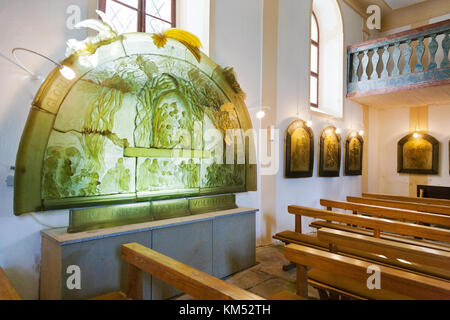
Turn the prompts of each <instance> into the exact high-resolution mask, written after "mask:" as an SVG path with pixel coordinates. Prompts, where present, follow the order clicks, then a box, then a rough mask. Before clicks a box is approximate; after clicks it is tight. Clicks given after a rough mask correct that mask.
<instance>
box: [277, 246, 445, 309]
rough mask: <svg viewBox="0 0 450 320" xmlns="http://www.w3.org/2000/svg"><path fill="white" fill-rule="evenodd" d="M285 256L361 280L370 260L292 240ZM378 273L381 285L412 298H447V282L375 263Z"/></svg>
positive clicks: (310, 265) (362, 281)
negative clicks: (331, 251) (301, 244)
mask: <svg viewBox="0 0 450 320" xmlns="http://www.w3.org/2000/svg"><path fill="white" fill-rule="evenodd" d="M284 255H285V257H286V258H287V259H288V260H290V261H292V262H294V263H296V264H298V265H303V266H308V267H311V268H313V269H314V268H317V269H319V270H322V271H325V272H329V273H331V274H335V275H339V276H343V277H347V278H350V279H352V280H355V281H360V282H361V283H363V284H364V283H366V281H367V279H368V276H369V275H368V274H367V270H368V269H369V267H370V266H371V265H373V264H372V263H370V262H365V261H361V260H358V259H354V258H349V257H345V256H342V255H339V254H335V253H330V252H325V251H322V250H317V249H313V248H308V247H305V246H300V245H296V244H289V245H287V246H286V247H285V249H284ZM378 267H379V269H380V271H381V273H380V275H381V288H382V289H384V290H389V291H393V292H397V293H400V294H403V295H406V296H410V297H412V298H416V299H423V300H430V299H440V300H442V299H448V298H449V297H450V282H449V281H446V280H439V279H435V278H431V277H426V276H422V275H417V274H413V273H410V272H407V271H403V270H398V269H394V268H389V267H385V266H378Z"/></svg>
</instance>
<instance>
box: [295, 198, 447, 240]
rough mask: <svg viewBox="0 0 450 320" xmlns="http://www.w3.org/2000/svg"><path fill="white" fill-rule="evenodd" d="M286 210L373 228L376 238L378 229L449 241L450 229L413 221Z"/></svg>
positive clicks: (311, 209) (305, 210)
mask: <svg viewBox="0 0 450 320" xmlns="http://www.w3.org/2000/svg"><path fill="white" fill-rule="evenodd" d="M288 212H289V213H292V214H295V215H300V216H307V217H312V218H318V219H323V220H327V221H336V222H341V223H347V224H355V225H358V226H361V227H366V228H372V229H373V230H374V236H375V237H377V238H379V237H380V231H388V232H393V233H398V234H401V235H408V236H414V237H422V238H426V239H430V240H436V241H444V242H450V230H447V229H442V228H435V227H428V226H422V225H417V224H413V223H406V222H399V221H393V220H388V219H381V218H374V217H365V216H360V215H353V214H348V213H340V212H334V211H327V210H321V209H314V208H308V207H302V206H294V205H290V206H288Z"/></svg>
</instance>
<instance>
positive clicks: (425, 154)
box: [397, 132, 439, 174]
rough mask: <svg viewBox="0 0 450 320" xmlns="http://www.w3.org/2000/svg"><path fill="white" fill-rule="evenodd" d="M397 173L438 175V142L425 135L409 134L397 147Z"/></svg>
mask: <svg viewBox="0 0 450 320" xmlns="http://www.w3.org/2000/svg"><path fill="white" fill-rule="evenodd" d="M397 172H399V173H414V174H439V141H438V140H436V138H434V137H433V136H431V135H429V134H426V133H418V132H414V133H410V134H408V135H406V136H405V137H403V138H402V139H400V141H399V142H398V145H397Z"/></svg>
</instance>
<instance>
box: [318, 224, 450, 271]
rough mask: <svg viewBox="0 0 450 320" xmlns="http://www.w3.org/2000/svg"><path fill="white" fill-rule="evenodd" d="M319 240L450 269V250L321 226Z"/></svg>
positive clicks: (407, 262)
mask: <svg viewBox="0 0 450 320" xmlns="http://www.w3.org/2000/svg"><path fill="white" fill-rule="evenodd" d="M317 238H318V240H319V241H322V242H326V243H329V244H334V245H335V246H336V247H337V250H338V251H339V248H340V247H343V248H352V249H355V250H360V251H362V252H370V253H373V254H376V255H378V256H380V257H382V258H383V257H384V258H385V259H396V260H398V261H400V262H403V263H404V264H406V265H408V264H409V265H413V264H414V265H426V266H433V267H437V268H440V269H443V270H450V252H448V251H440V250H435V249H430V248H425V247H420V246H415V245H410V244H406V243H401V242H397V241H391V240H385V239H378V238H374V237H370V236H365V235H361V234H355V233H351V232H345V231H340V230H334V229H328V228H321V229H320V230H318V231H317Z"/></svg>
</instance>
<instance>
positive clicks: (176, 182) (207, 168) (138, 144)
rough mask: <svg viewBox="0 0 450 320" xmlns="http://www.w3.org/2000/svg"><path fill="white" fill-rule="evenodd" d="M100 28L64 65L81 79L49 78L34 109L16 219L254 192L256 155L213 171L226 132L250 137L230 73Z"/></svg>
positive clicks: (165, 41)
mask: <svg viewBox="0 0 450 320" xmlns="http://www.w3.org/2000/svg"><path fill="white" fill-rule="evenodd" d="M91 24H92V21H91ZM96 28H97V30H98V31H100V32H99V35H98V36H96V37H93V38H92V37H91V38H88V39H86V40H84V41H80V42H77V41H75V42H72V43H71V48H72V52H71V54H70V56H69V57H68V58H67V59H65V60H64V61H63V62H62V64H63V65H65V66H68V67H70V68H71V69H72V70H74V71H75V73H76V75H77V76H76V78H75V79H73V80H67V79H65V78H64V77H63V76H62V75H61V74H60V72H59V70H57V69H55V70H53V71H52V72H51V73H50V75H49V76H48V77H47V79H46V80H45V82H44V83H43V85H42V86H41V88H40V90H39V91H38V93H37V95H36V97H35V99H34V101H33V104H32V108H31V110H30V113H29V116H28V120H27V123H26V127H25V129H24V132H23V135H22V139H21V142H20V147H19V151H18V154H17V160H16V176H15V190H14V192H15V193H14V212H15V214H22V213H25V212H32V211H40V210H51V209H59V208H75V207H86V206H92V205H99V204H102V205H103V204H116V203H129V202H138V201H148V200H153V199H167V198H180V197H186V196H196V195H205V194H217V193H233V192H243V191H247V190H256V166H255V165H254V164H250V163H249V152H252V150H253V149H254V148H251V147H249V148H247V149H246V157H245V158H246V159H245V162H244V163H241V164H236V163H235V164H224V161H223V163H222V161H217V160H218V159H224V157H225V149H226V145H227V143H229V142H228V141H226V130H228V129H243V130H248V129H251V128H252V126H251V121H250V117H249V115H248V111H247V108H246V106H245V103H244V101H243V96H244V95H243V92H242V90H241V89H240V87H239V84H238V83H237V81H236V76H235V74H234V72H233V70H232V69H225V70H224V69H222V68H221V67H220V66H218V65H217V64H215V63H214V62H213V61H211V60H210V59H209V58H208V57H207V56H205V55H203V54H201V53H200V52H199V51H198V52H197V51H196V50H193V49H192V48H190V47H189V46H188V45H186V43H182V42H183V41H181V42H180V41H176V40H174V39H170V37H163V38H155V35H153V36H152V34H147V33H129V34H121V35H118V34H117V33H115V32H114V31H112V30H111V29H110V28H108V26H107V25H106V24H103V23H101V22H98V23H96ZM154 40H155V41H154ZM156 40H158V41H156ZM72 41H73V40H72ZM155 43H156V44H155ZM193 53H195V54H193ZM197 55H198V56H197ZM209 130H213V131H215V132H218V135H219V137H218V138H217V139H212V138H211V137H210V136H209V135H208V131H209Z"/></svg>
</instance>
